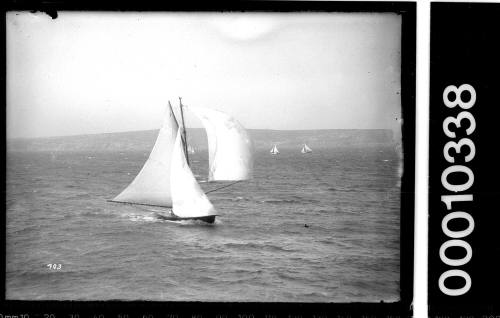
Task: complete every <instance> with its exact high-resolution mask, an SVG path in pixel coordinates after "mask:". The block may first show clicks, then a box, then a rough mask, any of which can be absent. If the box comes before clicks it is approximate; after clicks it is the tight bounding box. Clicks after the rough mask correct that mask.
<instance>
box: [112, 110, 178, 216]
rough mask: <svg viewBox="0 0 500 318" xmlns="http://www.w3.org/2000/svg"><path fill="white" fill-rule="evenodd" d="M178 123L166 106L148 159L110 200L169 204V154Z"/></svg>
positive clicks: (170, 155)
mask: <svg viewBox="0 0 500 318" xmlns="http://www.w3.org/2000/svg"><path fill="white" fill-rule="evenodd" d="M178 130H179V129H178V125H177V122H176V120H175V117H174V115H173V113H172V109H171V108H170V107H169V108H168V109H167V112H166V114H165V118H164V120H163V125H162V127H161V129H160V132H159V133H158V137H157V139H156V143H155V145H154V147H153V150H152V151H151V154H150V155H149V158H148V160H147V161H146V163H145V164H144V166H143V167H142V169H141V171H140V172H139V174H138V175H137V176H136V177H135V179H134V181H132V183H130V185H129V186H128V187H127V188H126V189H125V190H123V191H122V192H121V193H120V194H119V195H117V196H116V197H115V198H114V199H113V200H112V201H116V202H126V203H136V204H149V205H159V206H165V207H171V206H172V196H171V187H170V184H171V183H170V177H171V176H170V175H171V157H172V150H173V146H174V143H175V138H176V135H177V131H178Z"/></svg>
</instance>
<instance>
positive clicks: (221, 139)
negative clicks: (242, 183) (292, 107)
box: [186, 107, 253, 181]
mask: <svg viewBox="0 0 500 318" xmlns="http://www.w3.org/2000/svg"><path fill="white" fill-rule="evenodd" d="M186 108H187V109H189V110H190V111H191V112H192V113H193V114H195V115H196V116H197V117H198V118H199V119H200V120H201V122H202V124H203V126H204V127H205V130H206V132H207V138H208V153H209V156H208V160H209V171H208V181H238V180H247V179H250V178H251V177H252V173H253V155H252V141H251V139H250V136H249V135H248V133H247V131H246V130H245V128H244V127H243V126H242V125H241V124H240V123H239V122H238V121H237V120H236V119H234V118H232V117H230V116H228V115H226V114H224V113H222V112H220V111H216V110H211V109H207V108H198V107H186Z"/></svg>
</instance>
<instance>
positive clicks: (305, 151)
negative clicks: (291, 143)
mask: <svg viewBox="0 0 500 318" xmlns="http://www.w3.org/2000/svg"><path fill="white" fill-rule="evenodd" d="M300 152H301V153H311V152H313V151H312V149H311V148H309V146H308V145H306V144H304V146H302V150H300Z"/></svg>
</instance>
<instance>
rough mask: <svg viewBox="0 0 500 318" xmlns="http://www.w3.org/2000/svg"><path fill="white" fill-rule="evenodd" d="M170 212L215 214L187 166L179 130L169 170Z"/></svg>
mask: <svg viewBox="0 0 500 318" xmlns="http://www.w3.org/2000/svg"><path fill="white" fill-rule="evenodd" d="M170 179H171V181H170V182H171V191H172V201H173V206H172V213H173V214H175V215H176V216H178V217H181V218H194V217H203V216H209V215H216V212H215V209H214V207H213V205H212V203H210V201H209V200H208V198H207V196H206V195H205V193H203V190H202V189H201V188H200V186H199V185H198V183H197V182H196V179H195V178H194V176H193V173H192V172H191V169H190V168H189V165H188V163H187V160H186V155H185V153H184V147H183V146H182V143H181V130H180V129H179V131H178V133H177V138H176V140H175V144H174V148H173V153H172V171H171V176H170Z"/></svg>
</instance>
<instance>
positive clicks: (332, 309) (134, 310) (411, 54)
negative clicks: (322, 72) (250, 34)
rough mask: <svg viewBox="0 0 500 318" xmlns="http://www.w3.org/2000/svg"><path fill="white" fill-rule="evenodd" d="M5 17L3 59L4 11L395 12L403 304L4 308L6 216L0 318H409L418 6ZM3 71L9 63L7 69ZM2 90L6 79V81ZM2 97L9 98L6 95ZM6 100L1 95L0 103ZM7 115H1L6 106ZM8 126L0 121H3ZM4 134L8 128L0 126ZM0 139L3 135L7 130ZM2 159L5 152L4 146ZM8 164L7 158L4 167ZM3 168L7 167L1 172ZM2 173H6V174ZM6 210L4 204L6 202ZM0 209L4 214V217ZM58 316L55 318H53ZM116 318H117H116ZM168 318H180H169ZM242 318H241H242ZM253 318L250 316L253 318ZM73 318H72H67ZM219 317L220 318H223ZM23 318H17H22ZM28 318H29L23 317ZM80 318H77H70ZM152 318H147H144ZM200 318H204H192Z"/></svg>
mask: <svg viewBox="0 0 500 318" xmlns="http://www.w3.org/2000/svg"><path fill="white" fill-rule="evenodd" d="M4 10H5V11H4V14H3V16H2V20H3V21H2V24H1V27H2V28H3V30H2V31H3V32H2V36H3V37H4V41H3V44H4V52H6V51H5V49H6V47H5V46H6V37H5V36H6V33H5V31H6V29H5V26H6V15H5V13H6V12H7V11H42V12H46V13H47V14H49V15H50V16H51V17H52V18H53V19H54V18H57V11H62V10H64V11H116V12H119V11H186V12H195V11H212V12H218V11H258V12H267V11H272V12H300V11H314V12H316V11H317V12H352V13H356V12H374V13H379V12H393V13H397V14H400V15H401V16H402V39H401V41H402V45H401V105H402V117H403V119H404V123H403V131H402V132H403V134H402V136H403V137H402V138H403V150H404V152H403V155H404V172H403V176H402V183H401V214H400V215H401V218H400V224H401V226H400V234H401V235H400V296H401V300H400V301H398V302H394V303H383V302H381V303H255V302H249V303H231V302H222V303H219V302H209V303H203V302H149V301H132V302H128V301H17V300H5V270H6V268H5V266H6V263H5V239H6V231H5V226H6V224H5V222H6V213H4V214H2V217H1V218H0V222H1V224H0V231H1V235H0V240H1V244H0V248H1V251H0V252H1V253H0V254H1V255H0V257H1V259H0V283H2V284H1V286H0V314H3V317H5V316H6V315H18V316H19V315H20V314H29V315H30V318H33V317H43V318H45V317H44V315H43V314H56V317H58V318H59V317H62V316H61V315H60V314H65V315H69V314H78V315H79V318H83V317H88V316H90V317H94V316H95V318H102V317H99V315H100V314H102V315H104V317H105V318H108V317H111V316H112V317H117V318H126V317H123V315H124V314H127V315H128V318H132V317H136V316H137V317H142V315H150V314H151V315H153V317H155V318H156V317H166V318H177V317H190V318H195V317H194V315H203V317H204V318H206V317H216V315H226V317H227V318H229V317H238V318H245V317H244V316H243V315H247V316H246V318H256V317H265V316H266V315H268V316H269V315H272V316H275V317H271V316H269V317H266V318H278V317H287V318H304V317H312V318H326V317H333V316H335V317H338V318H353V317H377V316H399V317H411V316H412V301H413V266H414V259H413V255H414V250H413V248H414V215H415V211H414V199H415V134H416V130H415V129H416V126H415V122H416V117H415V109H416V104H415V86H416V77H415V74H416V3H415V2H368V1H366V2H343V1H342V2H326V1H293V2H289V1H268V2H263V1H237V2H203V3H187V4H185V3H180V2H177V3H173V4H166V3H156V2H153V1H152V0H149V1H141V2H137V1H130V0H129V1H116V0H114V1H110V2H107V3H99V2H93V1H82V0H78V1H70V0H57V1H49V0H43V1H16V0H8V2H7V4H6V5H5V6H4ZM4 67H6V61H5V64H4ZM2 80H3V81H4V87H5V89H6V86H5V84H6V73H5V68H4V73H3V78H2ZM4 94H6V91H5V90H4ZM4 96H5V95H4ZM4 101H5V104H4V105H5V108H4V113H3V114H2V115H3V116H5V109H6V99H5V98H4ZM2 123H3V124H4V125H6V122H5V117H4V121H2ZM4 127H5V126H4ZM4 131H5V128H4ZM3 151H4V154H5V155H6V148H5V144H4V146H3ZM5 158H6V156H4V160H5ZM4 167H6V165H4ZM4 172H5V171H4ZM2 186H3V189H2V190H4V191H3V192H2V193H3V195H4V200H5V183H3V184H2ZM4 202H5V201H4ZM5 207H6V206H5V205H4V210H5ZM58 314H59V315H58ZM118 314H121V315H122V316H121V317H119V316H118ZM169 315H177V317H176V316H169ZM239 315H241V316H243V317H241V316H239ZM250 315H253V317H252V316H250ZM3 317H2V318H3ZM66 317H70V316H66ZM226 317H224V316H222V317H217V318H226ZM19 318H20V317H19ZM25 318H28V317H25ZM70 318H77V317H70ZM144 318H150V317H144ZM196 318H201V317H196Z"/></svg>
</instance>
